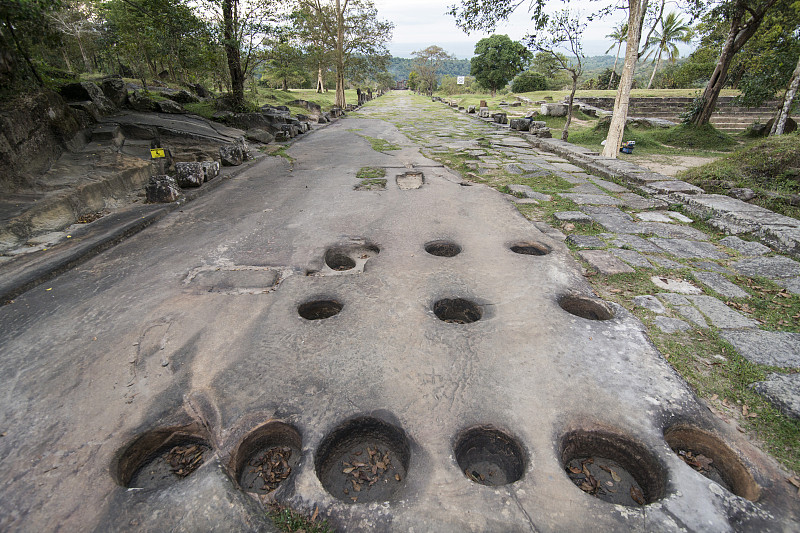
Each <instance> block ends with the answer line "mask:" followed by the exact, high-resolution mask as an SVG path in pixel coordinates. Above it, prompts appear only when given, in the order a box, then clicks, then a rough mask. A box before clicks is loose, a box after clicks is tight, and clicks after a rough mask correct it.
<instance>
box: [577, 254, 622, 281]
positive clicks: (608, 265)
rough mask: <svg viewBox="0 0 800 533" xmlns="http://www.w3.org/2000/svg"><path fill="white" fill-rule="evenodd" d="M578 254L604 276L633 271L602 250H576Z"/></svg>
mask: <svg viewBox="0 0 800 533" xmlns="http://www.w3.org/2000/svg"><path fill="white" fill-rule="evenodd" d="M578 255H580V256H581V258H582V259H583V260H584V261H586V262H587V263H589V266H591V267H592V268H594V269H595V270H597V271H598V272H599V273H600V274H603V275H606V276H610V275H613V274H624V273H629V272H635V271H634V270H633V269H632V268H631V267H629V266H628V265H626V264H625V263H623V262H622V261H620V260H619V259H617V258H616V257H614V256H613V255H611V254H610V253H608V252H606V251H604V250H582V251H580V252H578Z"/></svg>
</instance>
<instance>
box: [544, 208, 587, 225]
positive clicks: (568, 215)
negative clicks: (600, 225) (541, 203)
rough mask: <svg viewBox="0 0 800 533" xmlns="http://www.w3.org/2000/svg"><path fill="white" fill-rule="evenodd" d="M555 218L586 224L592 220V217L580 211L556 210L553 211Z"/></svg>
mask: <svg viewBox="0 0 800 533" xmlns="http://www.w3.org/2000/svg"><path fill="white" fill-rule="evenodd" d="M553 216H554V217H555V219H556V220H559V221H561V222H577V223H581V224H587V223H589V222H591V221H592V217H590V216H589V215H587V214H586V213H583V212H581V211H557V212H556V213H553Z"/></svg>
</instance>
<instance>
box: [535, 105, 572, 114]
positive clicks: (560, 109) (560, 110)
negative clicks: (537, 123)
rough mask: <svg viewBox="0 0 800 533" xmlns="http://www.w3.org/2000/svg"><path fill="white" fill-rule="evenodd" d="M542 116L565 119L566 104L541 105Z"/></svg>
mask: <svg viewBox="0 0 800 533" xmlns="http://www.w3.org/2000/svg"><path fill="white" fill-rule="evenodd" d="M541 113H542V115H545V116H549V117H565V116H567V106H566V104H542V107H541Z"/></svg>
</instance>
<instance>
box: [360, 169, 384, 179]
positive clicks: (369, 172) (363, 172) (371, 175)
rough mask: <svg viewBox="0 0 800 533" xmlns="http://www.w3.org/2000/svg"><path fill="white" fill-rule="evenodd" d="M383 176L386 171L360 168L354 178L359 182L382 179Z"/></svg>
mask: <svg viewBox="0 0 800 533" xmlns="http://www.w3.org/2000/svg"><path fill="white" fill-rule="evenodd" d="M384 176H386V169H385V168H377V167H361V169H359V171H358V172H357V173H356V178H358V179H360V180H369V179H376V178H383V177H384Z"/></svg>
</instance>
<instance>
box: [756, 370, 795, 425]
mask: <svg viewBox="0 0 800 533" xmlns="http://www.w3.org/2000/svg"><path fill="white" fill-rule="evenodd" d="M751 387H752V388H753V390H755V391H756V392H757V393H759V394H761V395H762V396H764V397H765V398H766V399H767V400H768V401H769V403H771V404H772V405H774V406H775V407H776V408H777V409H778V410H779V411H780V412H782V413H783V414H785V415H786V416H788V417H790V418H794V419H800V374H790V375H786V374H769V375H768V376H767V380H766V381H759V382H757V383H753V384H752V385H751Z"/></svg>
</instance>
